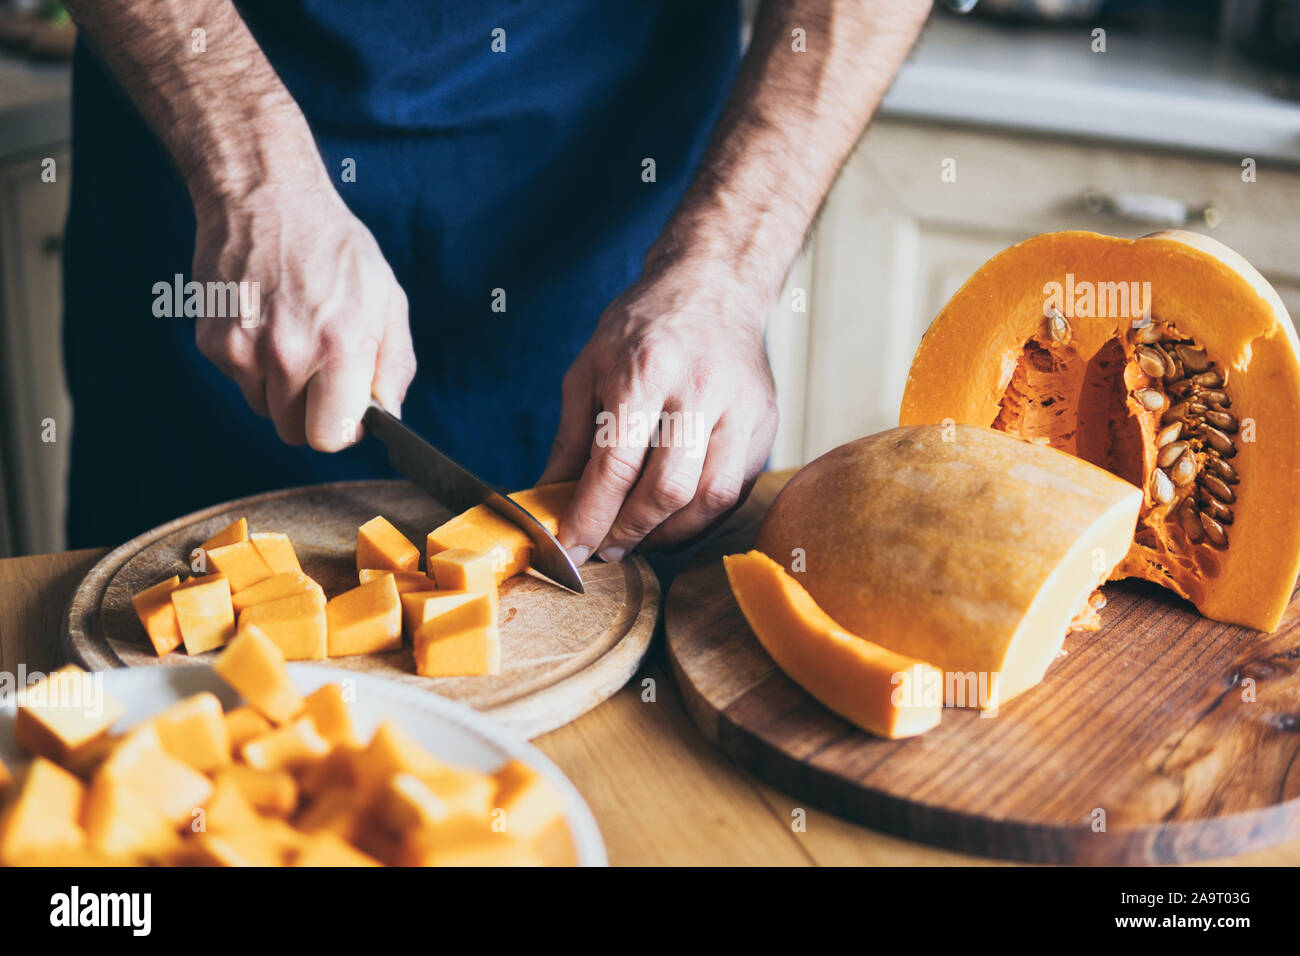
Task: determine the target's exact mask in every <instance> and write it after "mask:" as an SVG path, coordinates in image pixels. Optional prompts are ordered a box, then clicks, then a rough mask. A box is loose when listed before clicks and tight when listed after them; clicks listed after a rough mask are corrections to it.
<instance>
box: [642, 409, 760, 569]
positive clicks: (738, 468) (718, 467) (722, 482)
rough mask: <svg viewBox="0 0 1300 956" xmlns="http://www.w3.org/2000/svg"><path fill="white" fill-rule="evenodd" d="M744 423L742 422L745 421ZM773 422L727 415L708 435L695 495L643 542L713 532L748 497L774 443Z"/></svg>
mask: <svg viewBox="0 0 1300 956" xmlns="http://www.w3.org/2000/svg"><path fill="white" fill-rule="evenodd" d="M742 422H743V424H742ZM774 435H775V427H771V428H769V427H768V426H767V424H766V423H765V422H759V423H758V424H757V425H753V424H750V423H749V422H748V421H744V420H743V419H741V418H740V417H739V416H734V415H731V414H725V415H723V416H722V418H721V419H720V420H719V421H718V424H717V425H715V426H714V428H713V433H712V434H711V435H710V436H709V446H708V451H707V453H706V454H705V455H704V465H703V470H702V472H701V474H700V481H699V485H698V487H697V488H696V490H695V496H694V498H692V499H691V502H690V503H689V504H688V505H686V507H684V508H682V509H681V510H679V511H678V512H677V513H676V514H674V515H673V516H672V517H671V518H669V519H668V520H667V521H665V522H664V523H663V524H661V525H660V526H659V527H658V528H656V529H655V531H654V533H653V534H651V535H648V536H647V539H646V541H645V546H646V547H649V548H667V547H672V546H674V545H679V544H682V543H684V542H687V541H690V540H691V539H692V538H695V537H698V536H700V535H702V534H704V533H705V532H707V531H709V530H710V529H711V528H713V527H714V526H715V525H717V524H718V523H719V522H721V521H723V520H725V519H726V518H727V516H728V515H730V514H731V513H732V512H733V511H735V510H736V508H738V507H739V506H740V505H741V504H742V503H744V501H745V499H746V498H747V497H748V496H749V490H750V488H752V487H753V485H754V481H755V479H757V477H758V475H759V473H760V472H761V471H762V470H763V464H764V462H766V460H767V454H768V451H769V450H770V449H771V447H772V438H773V437H774Z"/></svg>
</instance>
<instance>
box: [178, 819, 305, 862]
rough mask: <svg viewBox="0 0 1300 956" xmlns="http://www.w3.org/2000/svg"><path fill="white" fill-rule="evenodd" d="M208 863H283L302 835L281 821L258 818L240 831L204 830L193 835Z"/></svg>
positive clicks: (301, 841) (299, 843)
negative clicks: (254, 824) (250, 825)
mask: <svg viewBox="0 0 1300 956" xmlns="http://www.w3.org/2000/svg"><path fill="white" fill-rule="evenodd" d="M194 843H195V847H196V849H197V850H198V852H199V854H200V858H201V860H202V861H203V862H205V863H207V864H208V865H209V866H259V867H270V866H284V865H285V864H286V863H287V862H288V861H289V860H290V859H291V858H292V857H294V856H295V855H296V854H297V852H298V848H299V847H300V846H301V845H302V843H303V838H302V835H301V834H299V833H297V832H295V831H294V830H293V828H292V827H289V826H288V825H286V824H285V823H284V822H283V821H281V820H265V819H263V820H261V821H259V823H258V825H257V826H253V827H245V828H243V829H241V830H207V831H204V832H202V833H199V834H197V835H196V836H195V838H194Z"/></svg>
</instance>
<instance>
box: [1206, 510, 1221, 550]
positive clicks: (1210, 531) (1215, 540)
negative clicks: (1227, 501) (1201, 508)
mask: <svg viewBox="0 0 1300 956" xmlns="http://www.w3.org/2000/svg"><path fill="white" fill-rule="evenodd" d="M1201 527H1202V528H1204V529H1205V536H1206V537H1207V538H1209V539H1210V544H1213V545H1218V546H1219V547H1220V548H1222V547H1225V546H1226V545H1227V543H1228V532H1227V531H1225V530H1223V525H1221V524H1219V522H1217V521H1215V520H1214V519H1213V518H1211V517H1210V516H1209V515H1207V514H1205V513H1203V512H1202V514H1201Z"/></svg>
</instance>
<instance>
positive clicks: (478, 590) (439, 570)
mask: <svg viewBox="0 0 1300 956" xmlns="http://www.w3.org/2000/svg"><path fill="white" fill-rule="evenodd" d="M429 576H430V577H432V578H434V579H435V580H436V581H437V582H438V588H439V589H440V590H443V591H470V592H472V593H474V594H486V595H487V596H488V597H489V598H490V599H491V601H492V606H493V608H494V609H495V607H496V603H497V576H496V572H495V571H494V570H493V569H492V555H491V554H489V553H487V552H484V551H470V550H469V549H467V548H451V549H450V550H447V551H440V552H438V553H437V554H435V555H433V556H432V557H430V558H429Z"/></svg>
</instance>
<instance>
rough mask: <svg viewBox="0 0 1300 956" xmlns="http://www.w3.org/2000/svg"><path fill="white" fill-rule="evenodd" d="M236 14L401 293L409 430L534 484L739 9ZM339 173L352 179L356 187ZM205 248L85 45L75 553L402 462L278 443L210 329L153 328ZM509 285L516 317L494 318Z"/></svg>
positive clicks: (74, 317) (74, 303)
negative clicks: (409, 350)
mask: <svg viewBox="0 0 1300 956" xmlns="http://www.w3.org/2000/svg"><path fill="white" fill-rule="evenodd" d="M239 7H240V10H241V12H242V13H243V14H244V17H245V19H246V20H247V22H248V25H249V27H250V29H251V30H252V32H253V34H254V35H255V36H256V37H257V39H258V42H259V43H260V44H261V46H262V48H263V50H264V51H265V52H266V55H267V57H268V58H269V60H270V62H271V63H272V64H273V65H274V67H275V69H276V70H277V72H278V73H279V74H280V76H281V78H282V79H283V80H284V83H285V85H286V86H287V87H288V89H289V91H290V92H291V93H292V94H293V96H294V98H295V99H296V100H297V102H298V103H299V105H300V106H301V107H302V109H303V112H304V113H305V115H306V117H307V120H308V122H309V123H310V125H311V128H312V131H313V133H314V134H315V135H316V138H317V145H318V147H319V149H320V151H321V154H322V156H323V158H324V161H325V166H326V169H327V170H329V171H330V173H331V175H332V176H333V177H334V179H335V182H336V185H337V188H338V189H339V192H340V194H341V195H342V196H343V198H344V200H345V201H346V202H347V204H348V206H349V207H350V208H351V209H352V211H353V212H354V213H356V215H357V216H358V217H359V218H360V219H361V220H362V221H363V222H364V223H365V224H366V225H367V226H368V227H369V228H370V230H371V232H373V233H374V235H375V238H376V239H377V240H378V242H379V245H380V247H381V248H382V249H383V252H384V255H385V256H386V257H387V259H388V262H389V263H390V265H391V266H392V268H393V271H394V273H395V274H396V276H397V279H398V281H399V282H400V283H401V285H402V287H403V288H404V289H405V291H406V294H407V298H408V300H409V302H410V317H411V330H412V336H413V338H414V343H415V352H416V357H417V359H418V361H419V372H418V374H417V376H416V379H415V381H414V383H413V384H412V386H411V389H410V392H409V393H408V395H407V399H406V403H405V405H404V406H403V416H404V417H405V418H406V420H407V421H408V422H409V423H410V424H411V425H412V426H413V427H414V428H416V429H417V430H418V431H420V432H421V433H422V434H424V435H425V436H427V437H428V438H429V439H430V440H431V441H432V442H433V443H434V444H436V445H438V446H439V447H441V448H442V449H443V450H444V451H446V452H447V453H449V454H450V455H452V456H453V457H455V458H457V459H459V460H460V461H462V462H464V463H465V464H466V465H467V466H468V467H469V468H471V469H472V470H474V471H476V472H477V473H478V474H479V475H481V476H482V477H483V478H485V479H486V480H488V481H490V482H493V483H495V484H498V485H504V486H508V487H525V486H527V485H529V484H530V483H532V481H533V480H534V479H535V478H536V477H537V475H538V474H539V473H540V471H541V469H542V467H543V466H544V464H545V461H546V456H547V454H548V452H549V448H550V443H551V439H552V437H553V435H554V430H555V426H556V424H557V422H558V420H559V411H560V379H561V377H562V375H563V374H564V371H565V369H566V368H567V367H568V365H569V363H570V362H571V361H572V360H573V358H574V357H575V356H576V355H577V353H578V350H579V349H580V348H581V347H582V345H583V344H584V343H585V342H586V340H587V338H588V337H589V335H590V334H591V331H592V329H593V328H594V327H595V323H596V320H597V318H598V317H599V316H600V313H601V311H602V310H603V309H604V307H605V306H606V305H607V304H608V303H609V302H610V300H612V299H613V298H614V297H615V296H616V295H618V293H619V292H621V291H622V290H623V289H624V288H626V287H627V286H628V285H629V284H630V283H631V282H632V281H633V280H634V279H635V278H636V277H637V275H638V274H639V271H640V264H641V259H642V257H643V256H644V254H645V251H646V249H647V248H648V247H649V245H650V243H651V242H652V241H653V240H654V238H655V236H656V235H657V234H658V232H659V230H660V229H661V228H662V227H663V225H664V223H665V222H666V221H667V219H668V217H669V215H670V214H671V212H672V210H673V207H674V206H675V205H676V203H677V201H678V200H679V199H680V198H681V194H682V192H683V191H684V189H685V187H686V185H687V183H688V181H689V179H690V176H691V173H692V171H693V169H694V168H695V167H696V165H697V164H698V162H699V159H700V156H701V154H702V152H703V150H704V147H705V145H706V143H707V140H708V136H709V133H710V130H711V128H712V125H713V123H714V121H715V120H716V118H717V115H718V113H719V112H720V110H721V107H722V104H723V103H724V102H725V100H726V97H727V95H728V93H729V91H730V87H731V84H732V81H733V80H734V75H735V70H736V66H737V62H738V57H739V35H740V25H739V9H738V4H737V3H736V2H735V0H718V2H706V3H700V2H691V0H638V2H634V3H621V2H610V0H515V2H510V0H478V2H475V3H472V4H471V3H458V2H454V0H367V2H365V3H357V2H355V0H294V2H290V0H244V2H241V3H240V4H239ZM497 28H501V29H503V30H504V31H505V33H504V40H505V52H503V53H498V52H493V50H492V49H491V44H492V40H493V31H494V30H496V29H497ZM212 42H216V38H209V43H212ZM646 157H652V158H653V159H654V160H655V165H656V178H657V181H656V182H654V183H646V182H643V181H642V175H641V173H642V160H643V159H644V158H646ZM345 159H353V160H355V163H356V182H346V183H345V182H341V176H340V173H341V170H342V168H343V166H342V164H343V162H344V160H345ZM303 214H304V215H308V216H310V215H312V210H311V209H304V210H303ZM193 251H194V215H193V210H192V208H191V205H190V201H189V196H188V193H187V192H186V189H185V187H184V184H183V183H182V182H181V181H180V179H179V177H178V176H177V174H176V173H175V171H174V170H173V169H172V167H171V165H170V162H169V160H168V158H167V156H166V155H165V153H164V151H163V150H162V148H161V147H160V146H159V145H158V144H157V142H156V140H155V139H154V138H153V136H152V135H151V134H150V132H149V131H148V129H147V127H146V126H145V124H144V122H143V121H142V120H141V119H140V117H139V116H138V114H137V113H136V112H135V110H134V108H133V107H132V106H131V105H130V103H129V101H128V100H127V99H126V98H125V96H124V95H123V94H122V93H121V92H120V91H119V90H118V88H117V87H116V85H115V84H114V83H113V81H112V80H111V79H110V78H109V77H108V75H107V74H106V72H105V71H104V69H103V68H102V67H101V66H100V64H99V63H98V62H97V61H96V59H95V58H94V56H93V55H92V54H91V53H90V51H89V50H88V49H87V48H86V47H85V46H84V45H82V44H79V45H78V49H77V54H76V60H75V67H74V82H73V171H72V198H71V205H70V209H69V213H68V222H67V232H66V236H65V244H64V296H65V299H64V301H65V321H64V353H65V361H66V367H67V375H68V385H69V388H70V390H71V393H72V398H73V403H74V420H73V428H72V466H71V475H70V505H69V513H68V538H69V546H70V547H74V548H75V547H89V546H95V545H110V544H115V543H118V542H121V541H123V540H125V539H127V538H129V537H132V536H134V535H135V534H138V533H140V532H142V531H144V530H147V529H148V528H150V527H153V526H155V525H157V524H160V523H162V522H164V521H167V520H170V519H172V518H175V517H177V516H179V515H182V514H185V513H187V512H189V511H192V510H194V509H197V508H201V507H205V506H207V505H211V504H214V503H216V502H220V501H224V500H227V499H230V498H234V497H238V496H242V495H246V494H252V493H254V492H259V491H264V490H268V489H273V488H283V487H289V486H293V485H299V484H308V483H312V482H320V481H332V480H340V479H348V478H366V477H387V476H391V474H392V472H391V470H390V469H389V467H388V465H387V462H386V459H385V457H384V455H383V452H382V449H381V448H379V447H378V445H377V443H375V442H373V441H366V442H363V443H362V444H361V445H359V446H357V447H355V448H353V449H349V450H348V451H345V452H342V453H340V454H336V455H325V454H320V453H317V452H314V451H312V450H310V449H307V448H292V447H289V446H286V445H284V444H282V443H281V442H280V441H279V439H278V438H277V437H276V434H275V429H274V426H273V425H272V424H271V423H270V422H269V421H267V420H265V419H262V418H259V417H257V416H256V415H254V414H253V413H252V412H251V411H250V410H249V409H248V407H247V406H246V405H245V403H244V400H243V398H242V396H241V394H240V392H239V389H238V388H237V387H236V386H235V385H234V383H232V382H231V381H229V380H227V379H226V378H225V377H223V376H222V375H221V374H220V373H219V372H218V371H217V370H216V369H215V368H214V367H213V366H212V365H211V364H210V363H209V362H208V361H207V360H206V359H204V358H203V357H202V356H201V355H199V353H198V350H197V349H196V347H195V344H194V328H193V320H192V319H175V318H174V319H165V318H156V317H154V315H153V312H152V304H153V291H152V289H153V286H154V284H155V283H156V282H159V281H164V282H171V280H172V276H173V275H174V274H176V273H183V274H184V275H185V276H186V277H188V276H189V274H190V269H191V260H192V258H193ZM498 288H499V289H504V290H505V292H506V300H505V301H506V311H505V312H498V311H493V308H492V304H493V290H495V289H498Z"/></svg>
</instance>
